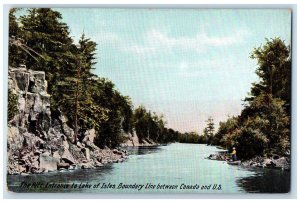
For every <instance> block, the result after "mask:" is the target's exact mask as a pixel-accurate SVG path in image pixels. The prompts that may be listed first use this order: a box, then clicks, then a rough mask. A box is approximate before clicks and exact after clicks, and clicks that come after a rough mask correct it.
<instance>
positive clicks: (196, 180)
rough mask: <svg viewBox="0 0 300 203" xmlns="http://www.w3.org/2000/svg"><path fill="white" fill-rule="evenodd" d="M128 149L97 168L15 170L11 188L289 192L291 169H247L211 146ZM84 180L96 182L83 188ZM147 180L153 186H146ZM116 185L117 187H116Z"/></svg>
mask: <svg viewBox="0 0 300 203" xmlns="http://www.w3.org/2000/svg"><path fill="white" fill-rule="evenodd" d="M128 151H129V153H130V154H131V155H130V158H129V159H128V160H127V161H125V162H122V163H115V164H110V165H106V166H104V167H101V168H97V169H90V170H75V171H65V172H51V173H47V174H36V175H27V176H20V175H10V176H8V180H7V184H8V189H9V190H11V191H15V192H70V191H71V192H89V193H247V192H263V193H272V192H273V193H283V192H288V191H289V185H290V172H287V171H281V170H267V169H259V170H258V169H255V170H254V169H247V168H243V167H240V166H231V165H228V164H227V163H226V162H222V161H211V160H207V159H205V158H206V157H207V156H208V155H210V154H212V153H216V152H217V151H220V150H219V149H217V148H216V147H212V146H206V145H195V144H171V145H168V146H159V147H140V148H128ZM22 182H23V183H41V184H43V185H40V186H37V187H36V188H33V187H32V186H31V187H30V188H26V187H20V185H21V183H22ZM47 183H49V184H51V183H56V184H64V185H65V186H66V187H68V188H66V189H62V188H59V189H57V188H56V189H55V188H54V189H53V188H45V184H47ZM73 183H74V184H77V188H70V187H71V185H72V184H73ZM120 183H122V184H123V186H124V185H131V186H132V185H134V184H135V185H144V186H143V188H142V189H140V190H138V189H136V188H139V187H136V188H123V189H120V188H119V189H118V186H119V185H120ZM80 184H87V185H91V186H90V188H79V186H80ZM147 184H148V188H146V185H147ZM182 184H184V185H190V186H195V188H192V189H182V188H180V187H181V186H182ZM214 184H216V188H215V189H213V186H214ZM104 185H105V186H107V187H104ZM114 185H115V188H111V187H113V186H114ZM149 185H152V187H154V188H155V189H153V188H152V187H151V186H149ZM164 185H165V187H164ZM167 185H172V186H173V187H172V189H169V188H168V189H166V186H167ZM176 185H177V187H176ZM23 186H24V185H23ZM102 186H103V187H102ZM198 186H199V188H198ZM93 187H96V188H93ZM101 187H102V188H101ZM140 187H141V186H140ZM157 187H159V188H160V189H157Z"/></svg>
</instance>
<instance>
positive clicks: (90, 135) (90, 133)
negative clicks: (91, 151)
mask: <svg viewBox="0 0 300 203" xmlns="http://www.w3.org/2000/svg"><path fill="white" fill-rule="evenodd" d="M95 137H96V131H95V129H94V128H93V129H90V130H87V131H86V132H85V133H84V138H83V140H82V142H83V143H85V142H87V141H90V142H92V143H93V142H94V139H95Z"/></svg>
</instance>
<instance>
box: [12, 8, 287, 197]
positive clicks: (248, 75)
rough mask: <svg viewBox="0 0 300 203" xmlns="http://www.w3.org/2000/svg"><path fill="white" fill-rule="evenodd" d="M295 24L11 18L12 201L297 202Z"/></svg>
mask: <svg viewBox="0 0 300 203" xmlns="http://www.w3.org/2000/svg"><path fill="white" fill-rule="evenodd" d="M291 19H292V11H291V10H290V9H283V8H278V9H275V8H273V9H251V8H246V9H239V8H232V9H221V8H212V9H204V8H193V9H183V8H151V9H150V8H96V7H95V8H57V7H55V8H11V9H10V10H9V24H8V26H9V28H8V30H9V42H8V45H9V50H8V67H7V69H8V76H7V82H8V85H7V87H8V89H7V95H8V96H7V101H8V107H7V160H6V161H7V163H6V174H7V175H6V177H7V183H6V187H7V191H9V192H11V193H101V194H104V193H105V194H128V193H130V194H248V193H259V194H262V193H289V192H290V190H291V136H292V135H291V69H292V57H291V56H292V54H291V46H292V44H291V43H292V40H291V30H292V29H291V28H292V22H291V21H292V20H291Z"/></svg>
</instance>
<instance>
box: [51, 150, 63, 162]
mask: <svg viewBox="0 0 300 203" xmlns="http://www.w3.org/2000/svg"><path fill="white" fill-rule="evenodd" d="M53 158H55V159H56V160H57V161H58V162H59V161H60V159H61V156H60V155H59V152H58V151H55V152H53Z"/></svg>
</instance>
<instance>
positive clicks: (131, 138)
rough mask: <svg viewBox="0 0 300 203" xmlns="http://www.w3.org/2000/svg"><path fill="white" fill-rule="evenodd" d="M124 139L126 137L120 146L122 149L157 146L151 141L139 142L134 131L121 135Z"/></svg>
mask: <svg viewBox="0 0 300 203" xmlns="http://www.w3.org/2000/svg"><path fill="white" fill-rule="evenodd" d="M122 135H123V136H124V137H127V141H126V142H125V143H123V144H122V146H124V147H140V146H156V145H159V144H158V143H156V142H154V141H153V140H151V139H145V140H141V141H140V140H139V137H138V136H137V134H136V132H135V130H133V133H128V134H127V133H124V132H123V133H122Z"/></svg>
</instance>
